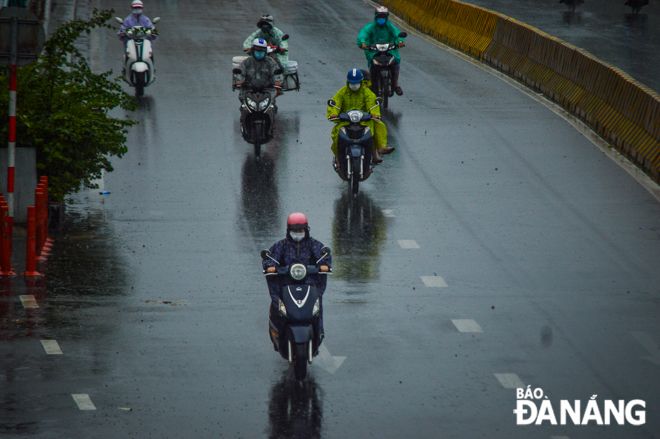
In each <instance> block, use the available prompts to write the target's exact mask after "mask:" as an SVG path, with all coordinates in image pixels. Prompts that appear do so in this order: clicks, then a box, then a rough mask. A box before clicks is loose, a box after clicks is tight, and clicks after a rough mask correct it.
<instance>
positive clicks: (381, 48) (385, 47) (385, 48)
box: [376, 43, 390, 52]
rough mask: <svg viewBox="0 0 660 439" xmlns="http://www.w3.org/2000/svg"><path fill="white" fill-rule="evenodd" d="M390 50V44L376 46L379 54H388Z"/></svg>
mask: <svg viewBox="0 0 660 439" xmlns="http://www.w3.org/2000/svg"><path fill="white" fill-rule="evenodd" d="M389 48H390V45H389V43H388V44H376V49H378V51H379V52H387V50H388V49H389Z"/></svg>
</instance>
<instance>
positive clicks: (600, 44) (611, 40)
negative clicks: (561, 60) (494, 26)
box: [466, 0, 660, 93]
mask: <svg viewBox="0 0 660 439" xmlns="http://www.w3.org/2000/svg"><path fill="white" fill-rule="evenodd" d="M626 1H627V0H584V2H583V3H582V4H580V5H578V6H577V7H576V8H575V11H571V10H570V9H569V7H568V6H566V4H560V3H559V2H558V1H557V0H468V1H466V3H471V4H474V5H477V6H481V7H483V8H486V9H490V10H491V11H496V12H499V13H501V14H504V15H506V16H508V17H511V18H515V19H516V20H519V21H522V22H523V23H526V24H529V25H531V26H534V27H536V28H537V29H540V30H542V31H543V32H545V33H547V34H549V35H552V36H553V37H556V38H560V39H562V40H564V41H565V42H567V43H569V44H572V45H574V46H576V47H579V48H581V49H583V50H586V51H587V52H590V53H591V54H593V55H594V56H596V57H597V58H598V59H600V60H602V61H604V62H606V63H608V64H610V65H613V66H615V67H618V68H619V69H621V70H623V71H624V72H626V73H627V74H629V75H630V76H632V77H633V78H635V79H636V80H637V81H639V82H641V83H642V84H644V85H646V86H647V87H650V88H651V89H653V90H654V91H655V92H656V93H657V92H660V79H658V75H657V72H658V70H659V69H660V56H659V55H658V46H659V45H660V3H658V2H657V1H650V2H649V4H648V5H646V6H643V7H642V9H641V11H640V12H639V13H638V14H633V13H632V9H631V8H630V7H629V6H626V5H625V3H626Z"/></svg>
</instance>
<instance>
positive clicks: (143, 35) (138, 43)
mask: <svg viewBox="0 0 660 439" xmlns="http://www.w3.org/2000/svg"><path fill="white" fill-rule="evenodd" d="M115 20H117V21H118V22H119V23H122V24H123V23H124V20H122V19H121V18H119V17H115ZM159 21H160V17H156V18H154V19H153V21H152V23H154V24H156V23H158V22H159ZM125 35H126V37H128V41H127V42H126V54H125V56H124V70H123V74H124V78H123V79H124V81H126V83H128V85H130V86H131V87H135V96H142V95H143V94H144V87H146V86H148V85H150V84H151V83H153V82H154V81H155V80H156V74H155V73H156V72H155V69H154V60H153V52H152V49H151V41H150V40H149V39H148V38H149V37H150V36H155V35H158V32H157V31H156V29H146V28H144V27H142V26H134V27H132V28H130V29H126V32H125Z"/></svg>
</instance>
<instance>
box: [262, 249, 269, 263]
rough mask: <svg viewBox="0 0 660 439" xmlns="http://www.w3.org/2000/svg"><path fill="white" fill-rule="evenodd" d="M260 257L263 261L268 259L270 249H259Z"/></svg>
mask: <svg viewBox="0 0 660 439" xmlns="http://www.w3.org/2000/svg"><path fill="white" fill-rule="evenodd" d="M261 259H263V260H264V261H265V260H266V259H270V251H268V250H261Z"/></svg>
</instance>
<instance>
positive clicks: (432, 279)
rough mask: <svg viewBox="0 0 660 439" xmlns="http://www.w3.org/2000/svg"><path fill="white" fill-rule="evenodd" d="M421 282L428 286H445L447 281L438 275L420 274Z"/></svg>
mask: <svg viewBox="0 0 660 439" xmlns="http://www.w3.org/2000/svg"><path fill="white" fill-rule="evenodd" d="M421 278H422V282H424V285H426V286H427V287H428V288H447V287H448V286H449V285H447V282H445V280H444V279H443V278H441V277H440V276H421Z"/></svg>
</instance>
